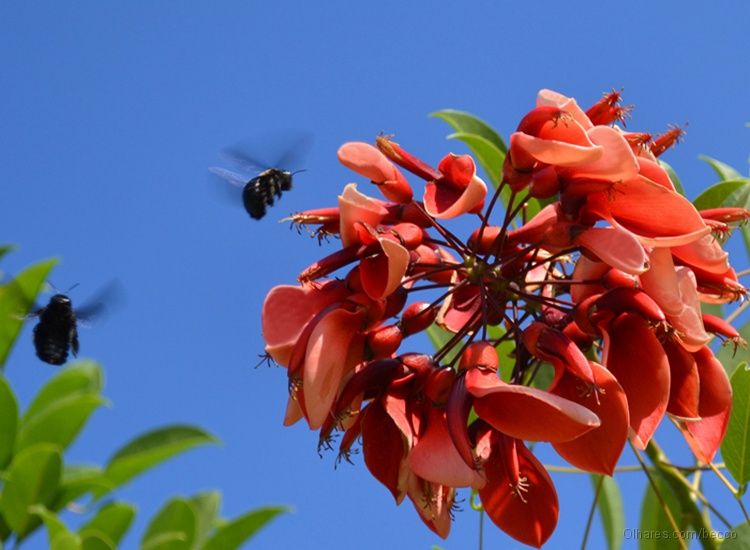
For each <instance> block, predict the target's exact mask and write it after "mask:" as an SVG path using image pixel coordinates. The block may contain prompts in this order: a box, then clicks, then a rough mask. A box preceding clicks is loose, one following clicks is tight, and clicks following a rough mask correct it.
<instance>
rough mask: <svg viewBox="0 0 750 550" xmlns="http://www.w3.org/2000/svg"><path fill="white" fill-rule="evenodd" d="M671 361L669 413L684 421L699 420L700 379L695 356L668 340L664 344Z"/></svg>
mask: <svg viewBox="0 0 750 550" xmlns="http://www.w3.org/2000/svg"><path fill="white" fill-rule="evenodd" d="M662 347H663V348H664V351H665V352H666V353H667V358H668V359H669V376H670V384H669V403H668V404H667V412H668V413H669V414H671V415H673V416H676V417H679V418H681V419H683V420H688V419H691V420H697V419H698V418H699V417H700V413H699V412H698V396H699V393H700V377H699V375H698V366H697V365H696V363H695V358H694V357H693V354H692V353H690V352H688V351H687V350H685V348H683V347H682V346H681V345H680V344H679V343H677V342H673V341H671V340H667V341H665V342H663V343H662Z"/></svg>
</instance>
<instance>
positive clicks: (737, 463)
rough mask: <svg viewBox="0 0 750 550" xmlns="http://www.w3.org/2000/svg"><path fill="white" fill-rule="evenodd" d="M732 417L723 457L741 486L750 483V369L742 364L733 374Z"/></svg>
mask: <svg viewBox="0 0 750 550" xmlns="http://www.w3.org/2000/svg"><path fill="white" fill-rule="evenodd" d="M730 380H731V382H732V416H730V417H729V425H728V426H727V433H726V435H725V436H724V441H722V443H721V456H722V457H724V464H726V466H727V470H729V472H730V473H731V474H732V476H733V477H734V479H736V480H737V483H739V484H740V485H745V484H746V483H747V482H748V481H750V368H748V365H747V363H740V364H739V365H738V366H737V368H736V369H735V370H734V373H732V377H731V379H730Z"/></svg>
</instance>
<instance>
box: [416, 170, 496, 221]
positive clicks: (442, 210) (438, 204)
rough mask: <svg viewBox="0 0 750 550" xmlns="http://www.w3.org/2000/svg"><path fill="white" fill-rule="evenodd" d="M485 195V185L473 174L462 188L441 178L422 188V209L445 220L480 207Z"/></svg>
mask: <svg viewBox="0 0 750 550" xmlns="http://www.w3.org/2000/svg"><path fill="white" fill-rule="evenodd" d="M486 196H487V185H486V184H485V183H484V181H482V178H480V177H479V176H474V177H473V178H471V181H469V184H468V185H467V186H466V187H465V188H464V189H457V188H456V187H455V186H453V185H451V184H449V183H447V182H446V181H445V180H443V179H439V180H436V181H431V182H428V183H427V185H425V188H424V197H423V201H424V209H425V211H426V212H427V213H428V214H429V215H430V216H432V217H433V218H436V219H439V220H447V219H450V218H455V217H457V216H460V215H461V214H466V213H467V212H473V211H475V210H476V209H477V208H481V206H482V204H483V203H484V198H485V197H486Z"/></svg>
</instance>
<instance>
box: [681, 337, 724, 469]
mask: <svg viewBox="0 0 750 550" xmlns="http://www.w3.org/2000/svg"><path fill="white" fill-rule="evenodd" d="M695 359H696V363H697V365H698V374H699V376H700V386H701V389H700V403H699V404H698V411H699V413H700V415H701V420H699V421H698V422H681V423H680V424H679V426H680V429H681V431H682V434H683V436H685V440H686V441H687V443H688V445H689V446H690V449H691V450H692V451H693V454H695V456H696V458H698V460H700V461H701V462H704V463H706V464H708V463H709V462H711V461H712V460H713V459H714V456H715V455H716V451H718V449H719V446H720V445H721V441H722V440H723V439H724V434H725V433H726V431H727V425H728V423H729V417H730V415H731V413H732V386H731V385H730V383H729V379H728V378H727V374H726V371H724V368H723V367H722V365H721V363H720V362H719V361H718V360H717V359H716V357H714V355H713V353H712V352H711V350H710V349H709V348H707V347H704V348H702V349H701V350H699V351H698V352H697V353H695Z"/></svg>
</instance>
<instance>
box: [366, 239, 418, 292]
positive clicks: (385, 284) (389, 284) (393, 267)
mask: <svg viewBox="0 0 750 550" xmlns="http://www.w3.org/2000/svg"><path fill="white" fill-rule="evenodd" d="M378 241H379V242H380V246H381V250H382V252H378V253H377V254H375V255H373V256H370V257H368V258H363V259H362V260H361V261H360V264H359V266H360V277H361V279H362V287H363V288H364V291H365V292H366V293H367V295H368V296H369V297H370V298H372V299H373V300H380V299H381V298H385V297H387V296H389V295H390V294H391V293H393V292H394V291H395V290H396V289H397V288H398V287H399V285H400V284H401V279H402V278H403V277H404V274H405V273H406V268H407V267H408V266H409V251H408V250H406V249H405V248H404V247H403V246H401V245H400V244H398V243H397V242H394V241H392V240H390V239H385V238H382V237H379V238H378Z"/></svg>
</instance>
